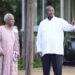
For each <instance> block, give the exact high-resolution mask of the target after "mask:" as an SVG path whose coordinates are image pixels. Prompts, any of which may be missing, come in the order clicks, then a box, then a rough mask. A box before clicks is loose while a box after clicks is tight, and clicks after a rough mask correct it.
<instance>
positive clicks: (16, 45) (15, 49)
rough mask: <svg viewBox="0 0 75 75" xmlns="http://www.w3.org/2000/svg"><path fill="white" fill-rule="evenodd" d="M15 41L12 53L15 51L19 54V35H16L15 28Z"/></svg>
mask: <svg viewBox="0 0 75 75" xmlns="http://www.w3.org/2000/svg"><path fill="white" fill-rule="evenodd" d="M14 33H15V42H14V47H13V48H14V53H16V54H17V55H18V56H19V55H20V52H19V49H20V45H19V35H18V30H16V31H15V32H14Z"/></svg>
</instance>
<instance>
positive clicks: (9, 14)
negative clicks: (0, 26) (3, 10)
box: [4, 13, 14, 22]
mask: <svg viewBox="0 0 75 75" xmlns="http://www.w3.org/2000/svg"><path fill="white" fill-rule="evenodd" d="M9 16H12V17H14V15H13V14H11V13H7V14H5V15H4V22H6V21H7V20H8V17H9Z"/></svg>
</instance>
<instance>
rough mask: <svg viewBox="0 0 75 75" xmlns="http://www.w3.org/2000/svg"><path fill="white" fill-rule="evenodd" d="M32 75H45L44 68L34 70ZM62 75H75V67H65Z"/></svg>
mask: <svg viewBox="0 0 75 75" xmlns="http://www.w3.org/2000/svg"><path fill="white" fill-rule="evenodd" d="M19 74H20V75H25V72H24V71H19ZM32 75H43V74H42V68H35V69H33V70H32ZM51 75H54V74H53V71H52V68H51ZM62 75H75V67H72V66H63V74H62Z"/></svg>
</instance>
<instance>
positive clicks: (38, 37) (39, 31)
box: [36, 24, 42, 53]
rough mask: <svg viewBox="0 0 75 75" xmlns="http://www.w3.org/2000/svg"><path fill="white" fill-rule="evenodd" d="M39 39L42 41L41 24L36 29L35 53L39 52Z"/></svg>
mask: <svg viewBox="0 0 75 75" xmlns="http://www.w3.org/2000/svg"><path fill="white" fill-rule="evenodd" d="M41 39H42V30H41V24H40V25H39V28H38V33H37V41H36V47H37V51H36V52H37V53H39V52H41Z"/></svg>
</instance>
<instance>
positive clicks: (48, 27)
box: [36, 16, 75, 56]
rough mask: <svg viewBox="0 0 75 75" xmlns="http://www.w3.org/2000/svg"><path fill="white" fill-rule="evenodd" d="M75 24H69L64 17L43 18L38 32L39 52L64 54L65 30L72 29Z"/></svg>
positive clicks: (74, 27)
mask: <svg viewBox="0 0 75 75" xmlns="http://www.w3.org/2000/svg"><path fill="white" fill-rule="evenodd" d="M74 29H75V26H73V25H71V24H69V23H68V22H66V21H65V20H64V19H62V18H57V17H55V16H54V17H53V18H52V19H51V20H48V19H47V18H46V19H45V20H43V21H42V22H41V23H40V25H39V29H38V34H37V42H36V46H37V52H42V56H43V55H45V54H59V55H64V45H63V42H64V31H72V30H74Z"/></svg>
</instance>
